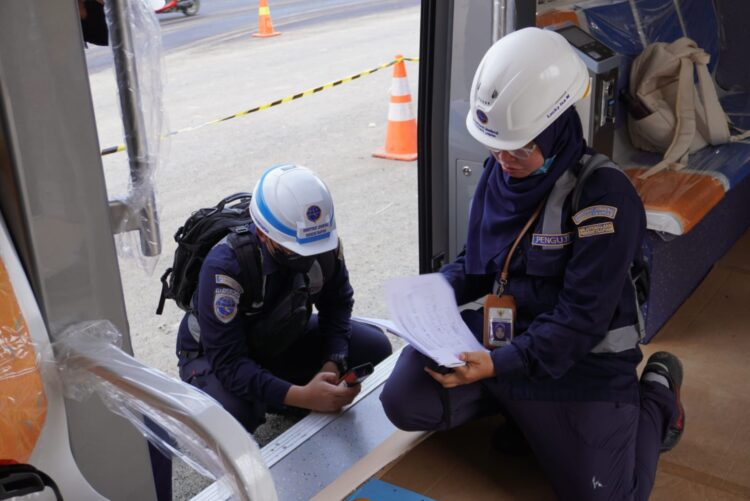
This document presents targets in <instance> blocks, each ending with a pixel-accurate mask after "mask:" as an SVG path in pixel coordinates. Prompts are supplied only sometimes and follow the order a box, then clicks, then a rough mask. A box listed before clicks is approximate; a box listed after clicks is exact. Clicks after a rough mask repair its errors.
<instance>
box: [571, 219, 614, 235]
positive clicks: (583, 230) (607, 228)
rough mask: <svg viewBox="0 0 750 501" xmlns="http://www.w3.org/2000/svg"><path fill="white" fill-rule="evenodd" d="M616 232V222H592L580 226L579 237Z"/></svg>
mask: <svg viewBox="0 0 750 501" xmlns="http://www.w3.org/2000/svg"><path fill="white" fill-rule="evenodd" d="M614 232H615V225H614V223H599V224H590V225H588V226H581V227H580V228H578V237H579V238H586V237H593V236H596V235H606V234H607V233H614Z"/></svg>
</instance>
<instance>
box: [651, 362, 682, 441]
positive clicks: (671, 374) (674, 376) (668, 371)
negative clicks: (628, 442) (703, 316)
mask: <svg viewBox="0 0 750 501" xmlns="http://www.w3.org/2000/svg"><path fill="white" fill-rule="evenodd" d="M649 372H652V373H654V374H658V375H660V376H664V377H665V378H666V379H667V381H669V389H670V390H672V392H673V393H674V396H675V399H676V401H677V408H678V409H679V414H678V415H677V419H676V420H675V422H674V423H673V424H671V425H669V428H667V433H666V435H665V436H664V440H663V441H662V444H661V452H667V451H670V450H672V449H673V448H674V446H675V445H677V442H679V441H680V438H681V437H682V432H683V431H685V408H684V407H683V406H682V399H681V398H680V388H681V387H682V362H680V359H679V358H677V357H676V356H674V355H672V354H671V353H668V352H666V351H657V352H656V353H654V354H653V355H651V356H650V357H649V358H648V361H647V362H646V367H645V368H644V369H643V374H641V381H643V376H645V375H646V374H648V373H649Z"/></svg>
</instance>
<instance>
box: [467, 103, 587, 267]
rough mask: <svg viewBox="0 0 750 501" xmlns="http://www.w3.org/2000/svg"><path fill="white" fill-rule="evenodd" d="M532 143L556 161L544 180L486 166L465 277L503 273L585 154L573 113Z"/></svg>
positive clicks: (476, 203)
mask: <svg viewBox="0 0 750 501" xmlns="http://www.w3.org/2000/svg"><path fill="white" fill-rule="evenodd" d="M534 142H535V143H536V145H537V146H538V147H539V150H540V151H541V153H542V155H543V156H544V158H545V159H549V158H553V157H554V161H553V162H552V165H551V166H550V167H549V170H547V172H546V173H544V174H539V175H531V176H527V177H525V178H523V179H515V178H512V177H510V176H509V175H507V174H506V173H504V172H503V170H502V168H501V167H500V164H499V163H498V162H497V161H496V160H495V159H494V157H492V156H490V157H489V158H488V159H487V160H486V161H485V168H484V172H483V173H482V177H481V178H480V180H479V185H478V186H477V189H476V192H475V193H474V200H473V202H472V204H471V211H470V213H469V235H468V237H467V239H466V262H465V263H466V264H465V269H466V273H468V274H471V275H482V274H486V273H494V272H496V271H499V270H500V269H501V268H502V266H503V262H504V260H505V256H506V254H507V252H508V250H509V249H510V247H511V245H513V242H514V241H515V239H516V237H518V234H519V232H520V231H521V229H522V228H523V226H524V225H525V224H526V222H527V221H528V220H529V218H530V217H531V215H532V214H533V213H534V210H535V209H536V208H537V206H538V205H539V204H540V203H541V202H542V200H544V199H545V198H546V197H547V196H548V195H549V193H550V191H551V190H552V187H553V186H554V184H555V182H556V181H557V180H558V179H559V178H560V176H562V175H563V173H565V171H566V170H568V169H570V168H571V167H573V166H575V165H576V164H577V163H578V162H579V160H580V159H581V156H583V154H584V153H585V152H586V141H585V140H584V139H583V129H582V128H581V120H580V119H579V118H578V113H576V111H575V109H574V108H572V107H571V108H568V110H567V111H565V113H563V114H562V115H561V116H560V118H558V119H557V120H555V121H554V122H552V124H551V125H550V126H549V127H547V128H546V129H545V130H544V131H542V133H541V134H539V135H538V136H537V137H536V138H534Z"/></svg>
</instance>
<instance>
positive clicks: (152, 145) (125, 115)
mask: <svg viewBox="0 0 750 501" xmlns="http://www.w3.org/2000/svg"><path fill="white" fill-rule="evenodd" d="M105 13H106V16H107V24H108V26H109V32H110V45H111V46H112V51H113V53H114V58H115V72H116V78H117V84H118V89H119V93H120V105H121V113H122V119H123V126H124V129H125V144H126V145H127V155H128V158H129V166H130V178H129V181H130V183H129V192H128V195H127V196H126V197H124V198H122V199H120V202H122V204H123V205H124V206H125V207H126V208H127V210H123V211H122V212H121V214H122V216H123V217H122V219H121V224H120V229H124V228H127V229H128V230H129V231H127V232H122V231H118V233H117V234H116V241H117V248H118V252H119V253H120V255H121V256H123V257H128V258H134V259H137V261H138V263H139V265H140V266H141V267H142V268H143V269H144V270H146V272H147V273H149V274H151V273H153V270H154V268H155V267H156V263H157V260H158V255H159V253H160V252H161V239H160V236H159V230H158V222H157V217H158V214H157V206H156V197H155V184H154V175H155V172H156V169H157V167H158V166H159V164H163V163H164V162H165V158H166V150H167V138H166V134H165V132H166V120H165V118H164V117H165V113H164V106H163V99H162V97H163V74H164V71H163V66H164V64H163V53H162V41H161V27H160V26H159V22H158V21H157V19H156V15H155V13H154V11H153V8H152V5H151V2H150V1H149V0H127V1H126V0H112V1H108V2H106V3H105Z"/></svg>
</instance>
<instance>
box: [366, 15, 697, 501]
mask: <svg viewBox="0 0 750 501" xmlns="http://www.w3.org/2000/svg"><path fill="white" fill-rule="evenodd" d="M588 88H589V77H588V73H587V70H586V67H585V65H584V63H583V62H582V61H581V60H580V59H579V57H578V56H577V54H576V53H575V51H574V50H573V49H572V48H571V47H570V45H569V44H568V43H567V42H566V41H565V39H564V38H563V37H562V36H560V35H558V34H557V33H554V32H551V31H544V30H540V29H537V28H526V29H523V30H520V31H517V32H514V33H511V34H509V35H507V36H506V37H504V38H502V39H500V40H499V41H498V42H497V43H495V44H494V45H493V46H492V47H491V48H490V49H489V50H488V51H487V53H486V54H485V56H484V59H483V60H482V62H481V63H480V65H479V68H478V69H477V72H476V75H475V77H474V82H473V84H472V88H471V101H470V110H469V114H468V117H467V120H466V122H467V127H468V129H469V132H470V133H471V134H472V136H473V137H474V138H475V139H477V140H478V141H479V142H481V143H482V144H483V145H485V146H486V147H487V148H488V149H489V150H490V156H489V157H488V158H487V160H486V161H485V163H484V172H483V174H482V177H481V179H480V181H479V185H478V186H477V189H476V193H475V195H474V199H473V202H472V207H471V211H470V221H469V233H468V237H467V241H466V246H465V249H464V252H463V253H462V254H461V255H460V256H459V257H458V258H457V259H456V260H455V261H454V262H453V263H450V264H448V265H446V266H445V267H443V269H442V270H441V273H442V274H443V275H444V276H445V278H446V279H447V280H448V282H449V283H450V284H451V286H452V287H453V289H454V291H455V294H456V299H457V302H458V303H459V304H463V303H467V302H469V301H472V300H475V299H476V298H478V297H482V296H484V295H488V296H487V298H486V299H485V301H486V302H485V308H484V309H486V310H489V309H490V308H489V307H488V306H487V305H494V304H495V303H497V299H498V296H502V301H500V302H501V303H503V305H505V309H502V308H497V307H495V306H493V307H492V310H495V311H493V312H492V314H488V315H487V318H488V319H487V320H485V316H484V313H485V312H484V311H483V310H479V311H464V312H463V313H462V316H463V318H464V321H465V322H466V324H467V325H468V326H469V327H470V328H471V330H472V332H474V334H475V335H476V337H477V338H478V339H480V340H482V339H484V340H485V346H488V343H489V344H490V345H489V346H488V348H490V349H489V351H487V352H484V351H483V352H472V353H463V354H461V359H462V360H463V361H465V362H466V365H464V366H462V367H458V368H455V369H454V370H453V372H450V373H447V374H440V373H438V372H435V371H433V370H431V369H430V368H429V367H434V363H431V361H429V360H428V359H427V358H426V357H424V356H423V355H421V354H420V353H418V352H417V351H415V350H414V349H413V348H411V347H406V348H405V349H404V351H403V353H402V355H401V357H400V358H399V360H398V363H397V366H396V367H395V369H394V371H393V373H392V375H391V377H390V379H389V380H388V381H387V383H386V385H385V388H384V390H383V392H382V394H381V397H380V398H381V401H382V404H383V407H384V409H385V412H386V414H387V415H388V417H389V418H390V420H391V421H392V422H393V423H394V424H395V425H396V426H397V427H399V428H401V429H404V430H446V429H449V428H453V427H456V426H459V425H461V424H463V423H466V422H467V421H470V420H472V419H475V418H477V417H480V416H485V415H488V414H493V413H502V414H504V415H505V417H506V418H507V422H508V423H509V425H506V427H505V428H506V431H507V429H512V427H515V426H517V429H520V432H521V433H522V437H520V439H521V440H523V438H525V440H526V441H527V442H528V445H529V446H530V448H531V450H532V451H533V453H534V454H535V456H536V458H537V460H538V462H539V464H540V465H541V466H542V468H543V470H544V471H545V473H546V475H547V476H548V478H549V480H550V482H551V483H552V486H553V488H554V490H555V492H556V494H557V495H558V497H559V498H560V499H571V500H573V499H574V500H584V499H604V498H606V499H646V498H647V497H648V495H649V493H650V491H651V488H652V486H653V482H654V477H655V473H656V464H657V461H658V458H659V453H660V451H663V450H668V449H670V448H671V447H673V446H674V445H675V444H676V443H677V441H678V439H679V438H680V435H681V433H682V429H683V427H684V413H683V410H682V406H681V404H680V402H679V388H680V385H681V383H682V367H681V364H680V362H679V360H678V359H677V358H676V357H675V356H673V355H671V354H668V353H665V352H660V353H657V354H654V355H653V356H652V357H651V358H650V359H649V361H648V364H647V365H646V368H645V370H644V374H643V375H642V376H641V378H640V381H639V379H638V376H637V374H636V368H637V365H638V364H639V362H640V361H641V359H642V354H641V350H640V348H639V341H640V335H639V333H640V329H639V322H638V319H639V314H638V304H637V299H636V288H635V285H634V282H633V281H632V280H631V278H630V269H631V265H633V263H634V262H636V261H637V260H638V259H639V257H640V249H641V242H642V239H643V236H644V233H645V213H644V209H643V205H642V204H641V201H640V198H639V197H638V194H637V193H636V191H635V189H634V188H633V186H632V185H631V183H630V182H629V181H628V178H627V177H626V176H625V175H624V174H623V173H622V172H621V171H620V170H619V168H617V166H616V165H614V164H613V163H612V162H611V161H610V160H609V159H607V158H606V157H603V156H599V155H596V156H594V155H595V152H594V151H593V150H592V149H591V148H588V147H587V146H586V142H585V141H584V139H583V134H582V129H581V122H580V120H579V118H578V115H577V113H576V111H575V109H574V108H573V107H572V105H573V103H575V102H576V101H577V100H579V99H581V98H582V97H584V96H585V95H586V94H587V93H588ZM592 159H593V161H592ZM584 171H587V172H588V175H587V176H585V179H584V176H583V175H582V174H583V172H584ZM578 197H580V198H579V199H578V200H574V199H576V198H578ZM527 225H528V231H527V232H525V233H524V227H525V226H527ZM519 235H520V236H521V237H520V239H519ZM517 239H519V240H518V245H517V248H515V249H514V248H513V247H514V243H515V242H516V241H517ZM506 261H507V263H506ZM506 266H507V273H505V274H502V271H503V268H504V267H506ZM501 274H502V278H500V275H501ZM511 297H512V298H514V301H515V311H513V308H512V307H510V306H508V301H513V300H512V299H510V298H511ZM506 313H507V315H505V314H506ZM504 315H505V320H504V321H505V322H506V323H507V325H508V326H510V325H512V327H513V330H514V332H515V336H513V337H512V340H510V342H506V343H505V344H503V345H502V346H494V345H492V344H491V341H492V339H491V338H490V339H489V340H488V339H487V338H488V336H487V335H484V336H483V332H484V331H485V330H487V332H488V333H496V332H501V333H503V334H504V335H505V336H507V335H508V332H507V331H508V328H504V329H493V328H492V327H493V326H494V325H496V324H497V323H498V322H499V320H498V319H500V318H501V317H503V316H504ZM508 315H515V318H514V319H512V320H509V319H508V318H509V317H508ZM500 323H502V322H500ZM495 344H502V343H495ZM506 435H507V433H506Z"/></svg>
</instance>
